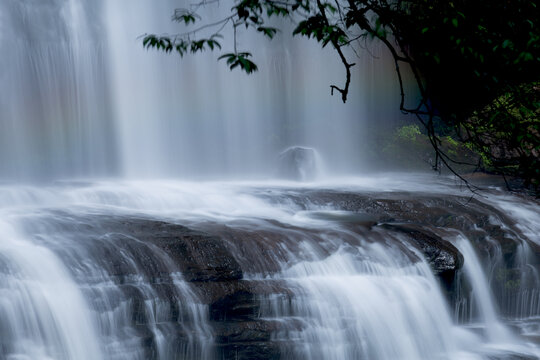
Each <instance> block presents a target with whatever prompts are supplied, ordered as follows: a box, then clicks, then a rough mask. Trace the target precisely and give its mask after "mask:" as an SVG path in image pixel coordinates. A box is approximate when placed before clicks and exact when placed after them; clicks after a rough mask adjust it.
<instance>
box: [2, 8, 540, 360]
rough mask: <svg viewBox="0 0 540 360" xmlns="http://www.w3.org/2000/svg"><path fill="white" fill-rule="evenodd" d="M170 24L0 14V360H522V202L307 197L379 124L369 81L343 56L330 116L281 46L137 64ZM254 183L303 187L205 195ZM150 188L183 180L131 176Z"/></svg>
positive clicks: (56, 12) (526, 205) (22, 11)
mask: <svg viewBox="0 0 540 360" xmlns="http://www.w3.org/2000/svg"><path fill="white" fill-rule="evenodd" d="M186 4H187V3H185V4H181V3H179V2H177V1H173V0H166V1H160V2H150V1H146V0H136V1H129V2H128V1H121V0H118V1H89V0H43V1H34V0H5V1H3V2H2V3H0V50H1V54H2V55H1V56H0V79H1V82H0V89H1V90H2V96H1V97H0V125H1V128H2V131H1V133H0V178H1V179H2V180H5V181H6V183H4V184H2V185H1V186H0V215H1V221H0V292H1V293H2V296H1V297H0V359H1V360H4V359H5V360H22V359H37V360H49V359H55V360H57V359H58V360H60V359H61V360H67V359H70V360H81V359H82V360H84V359H104V360H127V359H141V360H142V359H156V360H157V359H160V360H170V359H210V360H212V359H255V358H257V359H276V358H282V359H295V360H296V359H407V360H409V359H426V360H428V359H429V360H431V359H456V360H458V359H510V358H512V359H514V358H519V359H521V358H523V359H534V358H539V356H540V349H539V348H540V346H539V341H538V338H539V336H540V326H539V321H538V318H539V316H540V277H539V272H540V271H539V267H540V250H539V246H540V241H539V239H538V233H539V231H538V230H539V229H538V224H540V216H539V211H538V204H537V203H536V202H534V201H532V200H530V199H522V198H519V197H516V196H509V195H502V193H501V192H500V191H498V190H491V191H490V192H489V195H488V196H487V197H486V198H485V199H479V200H476V201H468V197H467V195H464V194H463V193H461V192H459V190H458V189H456V188H455V187H454V186H453V184H451V183H448V182H446V181H445V179H444V178H443V179H441V178H431V177H427V176H421V177H411V176H405V175H403V174H394V175H392V177H391V178H390V179H389V178H387V177H385V176H383V175H378V176H373V177H371V178H359V177H354V178H350V179H334V180H332V181H330V180H328V179H329V178H330V177H329V175H330V174H332V175H334V176H335V175H337V174H347V175H351V174H357V173H358V172H359V171H362V170H363V169H365V168H366V166H367V165H368V162H369V161H368V159H367V158H366V157H364V156H362V152H363V150H364V148H363V147H362V141H361V139H363V138H364V136H367V135H366V134H364V132H363V124H364V122H363V119H365V120H366V121H371V122H382V121H383V120H386V121H388V119H390V118H395V115H393V114H394V111H393V109H396V108H397V104H392V103H393V102H394V101H397V99H396V98H395V96H394V97H392V95H393V94H397V92H395V91H394V86H393V85H390V84H392V79H393V77H392V76H393V73H392V72H391V69H389V70H388V71H386V67H384V66H378V65H376V64H377V63H378V61H379V60H380V59H379V60H377V59H374V58H373V57H371V56H369V55H366V56H365V57H360V58H358V59H356V60H355V62H356V64H357V65H356V66H355V68H354V70H355V76H356V77H358V78H360V79H361V80H359V81H356V82H355V84H359V85H356V86H355V87H354V88H352V89H351V94H350V98H351V99H356V101H350V102H349V104H347V105H343V104H341V102H340V99H339V98H337V97H335V98H333V97H330V95H329V91H328V85H330V84H332V83H335V82H339V81H340V80H343V73H342V68H341V67H340V64H339V61H338V60H337V59H336V58H335V57H333V56H332V54H331V53H328V52H321V51H320V49H319V48H318V47H317V46H316V45H314V44H310V43H308V42H305V41H301V40H298V39H294V40H293V39H289V38H287V37H281V38H279V39H277V40H275V41H274V42H272V43H268V44H267V45H264V46H261V45H260V39H258V38H257V37H254V36H252V35H247V34H241V35H240V38H239V40H240V42H239V44H240V46H241V47H242V48H244V47H245V48H246V49H250V50H253V52H254V55H255V58H256V60H257V62H258V64H259V66H260V72H259V73H257V74H255V75H254V76H251V77H245V76H244V75H242V74H240V73H236V72H232V73H231V72H229V71H228V69H226V67H225V66H224V65H223V64H216V63H215V59H214V58H212V56H197V57H194V58H187V59H184V60H182V62H180V61H179V60H178V59H177V58H175V57H174V56H164V55H163V54H159V53H152V52H146V51H144V50H143V49H142V44H141V40H140V39H138V37H139V36H140V35H141V34H143V33H144V32H147V31H148V32H155V33H160V32H178V31H182V29H178V28H176V26H177V25H176V24H169V23H168V22H167V19H169V17H170V15H171V14H172V12H173V9H174V8H175V7H178V6H182V5H186ZM223 4H224V3H222V4H214V5H212V6H210V5H209V6H208V9H207V10H206V11H207V12H206V16H208V17H210V18H212V17H219V16H220V14H223V13H224V12H226V11H228V10H229V8H228V6H225V5H223ZM227 45H228V44H226V43H224V44H223V46H224V47H227ZM374 51H375V52H377V51H379V50H377V49H374ZM203 55H204V54H203ZM205 55H208V54H205ZM380 62H382V63H383V64H384V59H382V60H380ZM385 87H386V88H385ZM380 94H383V95H382V96H380ZM389 94H390V95H389ZM387 98H390V99H387ZM381 99H382V100H381ZM382 102H384V106H381V103H382ZM396 119H399V117H397V118H395V119H394V121H397V120H396ZM291 149H296V150H295V151H294V154H293V155H290V156H288V157H287V156H285V155H284V154H287V153H288V152H291ZM280 162H281V163H280ZM321 163H323V164H324V167H321V166H319V164H321ZM280 167H281V168H280ZM321 169H322V170H324V172H323V174H321V172H322V171H321ZM315 175H326V177H325V176H315ZM271 176H284V177H286V178H288V179H294V180H314V181H313V182H311V183H294V182H289V181H287V182H278V181H265V182H255V181H254V180H251V181H250V182H247V181H245V180H244V181H243V182H242V181H241V182H238V181H237V182H224V181H223V180H225V179H229V178H238V177H240V178H242V179H246V178H252V177H256V178H267V177H271ZM105 177H106V178H114V177H117V178H118V179H117V180H109V181H103V180H101V181H98V180H97V178H105ZM166 177H179V178H183V179H204V178H206V179H207V181H205V182H197V183H196V182H180V181H178V180H175V181H161V182H158V181H155V180H144V181H142V180H138V181H136V180H135V179H141V178H166ZM208 178H213V179H214V180H216V179H218V180H219V181H214V182H210V181H208V180H209V179H208ZM65 179H77V180H67V181H66V180H65ZM128 179H129V180H128ZM325 179H327V180H326V181H328V182H326V183H325V182H322V181H324V180H325ZM49 180H55V182H50V181H49ZM8 181H10V182H8ZM13 181H25V182H28V181H33V182H38V183H39V184H40V186H39V187H38V186H36V185H35V184H34V185H20V184H14V183H13ZM456 234H459V236H457V237H456ZM457 238H459V239H460V240H459V241H458V240H457ZM452 244H453V245H452ZM462 262H464V264H462Z"/></svg>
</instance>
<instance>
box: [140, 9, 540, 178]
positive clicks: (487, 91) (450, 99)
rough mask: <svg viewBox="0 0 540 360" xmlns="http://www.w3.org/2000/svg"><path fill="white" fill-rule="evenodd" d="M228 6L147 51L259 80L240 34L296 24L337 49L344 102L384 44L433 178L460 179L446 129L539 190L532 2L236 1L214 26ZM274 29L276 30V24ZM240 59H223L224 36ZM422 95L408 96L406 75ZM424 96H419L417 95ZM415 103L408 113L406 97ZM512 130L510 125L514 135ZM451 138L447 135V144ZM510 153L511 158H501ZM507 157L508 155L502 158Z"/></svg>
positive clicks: (538, 12) (539, 34)
mask: <svg viewBox="0 0 540 360" xmlns="http://www.w3.org/2000/svg"><path fill="white" fill-rule="evenodd" d="M217 4H219V5H220V6H224V5H225V4H229V2H225V1H220V0H203V1H200V2H197V3H193V4H192V5H191V6H190V7H189V8H187V9H177V10H176V11H175V13H174V15H173V17H172V19H173V20H174V21H176V22H178V23H180V24H182V26H184V27H185V28H186V29H187V30H186V32H184V33H180V34H176V35H146V36H144V39H143V45H144V47H145V48H147V49H151V48H152V49H157V50H161V51H164V52H167V53H171V52H177V53H178V54H180V56H184V55H186V54H194V53H199V52H203V51H206V50H208V51H223V53H221V54H220V55H219V57H218V59H220V60H221V59H224V60H226V64H227V65H228V66H229V68H230V69H231V70H232V69H235V68H238V69H240V70H242V71H245V72H246V73H248V74H251V73H253V72H255V71H257V65H256V64H255V61H254V60H253V59H252V55H251V53H250V52H249V49H238V47H239V45H238V42H237V35H238V32H240V31H254V32H256V33H259V34H261V35H262V36H263V37H266V38H268V39H272V38H274V37H275V36H276V34H277V33H278V29H277V28H275V27H272V26H268V23H269V20H270V19H273V18H277V19H284V20H285V21H290V22H291V23H293V24H295V29H294V30H293V35H300V36H305V37H307V38H310V39H314V40H315V41H317V42H319V43H320V44H321V46H322V47H328V46H331V47H332V48H333V49H334V50H335V51H336V54H337V55H338V57H339V59H340V60H341V62H342V64H343V66H344V70H345V82H344V84H343V86H337V85H331V86H330V87H331V92H332V94H333V93H334V91H337V92H338V93H339V94H340V95H341V99H342V100H343V102H346V101H347V99H348V94H349V86H350V83H351V79H352V73H351V68H352V67H353V66H354V65H355V64H354V62H353V59H354V57H355V56H356V55H357V54H358V53H359V52H360V51H365V49H366V48H367V41H370V40H372V41H374V42H378V43H380V44H382V45H383V46H384V47H385V48H386V49H387V50H388V52H389V54H390V55H391V56H392V58H393V60H394V65H395V71H396V75H397V81H398V84H399V88H400V93H399V94H397V96H399V98H400V110H401V111H402V112H405V113H409V114H413V115H414V116H416V117H417V118H418V120H419V121H420V122H421V123H422V124H423V125H424V127H425V131H426V133H427V135H429V139H430V141H431V143H432V145H433V147H434V149H435V153H436V157H437V161H436V162H435V164H434V167H435V168H439V166H440V165H441V164H442V165H446V166H447V167H448V168H450V169H452V166H451V164H452V162H453V161H455V159H453V158H452V157H450V156H448V155H447V154H445V153H444V152H443V151H441V150H440V148H439V144H440V143H441V140H440V138H439V136H440V135H439V134H438V133H437V130H436V129H438V128H440V126H439V125H438V124H439V123H443V124H444V125H445V127H446V128H451V129H453V132H454V136H455V137H456V138H460V139H461V140H462V141H463V142H464V143H466V144H468V145H467V146H470V147H471V148H474V149H475V150H476V151H478V152H479V153H480V154H481V159H482V164H480V165H481V166H482V167H484V168H489V169H490V170H491V171H495V172H499V173H502V174H509V175H517V176H521V177H523V178H524V179H525V180H526V181H527V182H528V183H529V184H531V185H533V186H536V187H537V188H538V187H539V186H540V166H539V162H538V158H539V157H540V156H539V151H540V133H539V131H538V123H539V120H538V117H539V111H538V108H539V107H540V106H539V101H538V98H539V96H538V92H539V91H540V89H539V88H540V87H539V85H538V84H539V83H540V26H538V19H540V9H539V6H540V5H537V2H536V1H531V0H512V1H507V0H475V1H470V0H451V1H448V0H330V1H324V0H236V1H234V2H232V4H233V5H232V7H231V8H230V12H228V13H227V14H226V15H224V16H223V17H222V18H220V19H218V20H216V21H213V22H212V21H208V19H207V18H205V16H202V11H203V9H204V8H205V7H208V6H215V5H217ZM274 22H275V21H274ZM226 31H229V33H227V34H232V35H229V36H231V37H232V46H231V47H232V49H222V46H223V44H224V43H223V40H224V36H225V35H226ZM405 71H407V72H408V73H410V74H411V75H412V77H413V78H414V81H415V85H416V88H417V91H415V92H414V94H411V93H407V92H406V91H405V89H406V88H407V87H406V86H405V85H406V84H405V76H404V72H405ZM417 94H419V96H418V95H417ZM412 95H414V99H415V100H416V99H417V102H416V104H415V105H414V106H412V107H407V106H406V104H407V103H411V101H405V100H406V97H411V96H412ZM509 124H510V125H509ZM445 136H446V135H445ZM497 143H504V145H503V147H504V151H502V152H501V149H499V150H498V151H497V150H495V148H496V147H497ZM501 153H504V155H501Z"/></svg>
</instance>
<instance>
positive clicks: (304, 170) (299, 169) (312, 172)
mask: <svg viewBox="0 0 540 360" xmlns="http://www.w3.org/2000/svg"><path fill="white" fill-rule="evenodd" d="M317 170H318V169H317V153H316V152H315V149H311V148H306V147H300V146H293V147H290V148H288V149H287V150H285V151H283V152H282V153H281V154H280V155H279V176H281V177H283V178H285V179H289V180H297V181H310V180H313V179H315V177H316V175H317Z"/></svg>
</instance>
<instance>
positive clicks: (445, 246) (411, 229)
mask: <svg viewBox="0 0 540 360" xmlns="http://www.w3.org/2000/svg"><path fill="white" fill-rule="evenodd" d="M382 227H384V228H386V229H390V230H394V231H398V232H400V233H403V234H406V235H407V237H408V239H410V240H411V242H412V243H413V244H414V245H415V247H417V248H418V249H419V250H421V251H422V253H423V254H424V256H425V258H426V260H427V261H428V263H429V264H430V266H431V268H432V269H433V272H434V273H435V274H436V275H439V276H440V277H441V278H442V279H444V280H446V281H451V280H453V278H454V275H455V272H456V271H457V270H459V269H461V267H462V266H463V255H462V254H461V253H460V252H459V250H458V249H457V248H456V247H455V246H454V245H452V244H451V243H450V242H448V241H446V240H444V239H442V238H440V237H439V236H437V235H435V234H430V233H427V232H426V231H425V230H423V229H421V228H420V227H418V226H414V225H410V224H401V225H398V224H384V225H382Z"/></svg>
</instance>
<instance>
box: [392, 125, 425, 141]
mask: <svg viewBox="0 0 540 360" xmlns="http://www.w3.org/2000/svg"><path fill="white" fill-rule="evenodd" d="M420 134H421V132H420V127H419V126H418V125H405V126H402V127H400V128H399V129H397V131H396V137H397V138H399V139H403V140H409V141H414V140H416V136H417V135H420Z"/></svg>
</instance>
